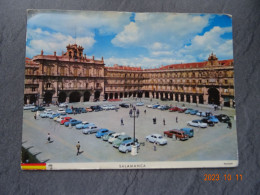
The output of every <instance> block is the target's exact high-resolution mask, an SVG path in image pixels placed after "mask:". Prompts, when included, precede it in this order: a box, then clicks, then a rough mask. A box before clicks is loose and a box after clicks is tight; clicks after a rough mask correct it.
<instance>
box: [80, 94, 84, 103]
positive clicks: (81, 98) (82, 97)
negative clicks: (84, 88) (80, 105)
mask: <svg viewBox="0 0 260 195" xmlns="http://www.w3.org/2000/svg"><path fill="white" fill-rule="evenodd" d="M83 101H84V95H82V94H80V102H83Z"/></svg>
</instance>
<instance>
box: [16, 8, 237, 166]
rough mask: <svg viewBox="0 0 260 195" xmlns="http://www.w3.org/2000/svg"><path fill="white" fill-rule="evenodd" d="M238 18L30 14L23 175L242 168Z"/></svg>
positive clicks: (22, 157)
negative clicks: (235, 56)
mask: <svg viewBox="0 0 260 195" xmlns="http://www.w3.org/2000/svg"><path fill="white" fill-rule="evenodd" d="M235 107H236V105H235V92H234V60H233V42H232V17H231V16H230V15H227V14H189V13H156V12H155V13H135V12H112V11H109V12H108V11H102V12H101V11H64V10H28V11H27V37H26V56H25V81H24V107H23V129H22V152H21V154H22V155H21V168H22V169H23V170H77V169H81V170H84V169H166V168H207V167H236V166H238V146H237V130H236V129H237V128H236V111H235Z"/></svg>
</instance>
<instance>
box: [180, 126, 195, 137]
mask: <svg viewBox="0 0 260 195" xmlns="http://www.w3.org/2000/svg"><path fill="white" fill-rule="evenodd" d="M180 131H183V132H185V134H186V135H188V136H189V137H193V136H194V130H193V129H192V128H188V127H186V128H181V129H180Z"/></svg>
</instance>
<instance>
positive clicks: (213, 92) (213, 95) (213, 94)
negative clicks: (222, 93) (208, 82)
mask: <svg viewBox="0 0 260 195" xmlns="http://www.w3.org/2000/svg"><path fill="white" fill-rule="evenodd" d="M208 94H209V98H208V103H209V104H215V105H219V91H218V90H217V89H216V88H209V90H208Z"/></svg>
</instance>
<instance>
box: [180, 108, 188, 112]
mask: <svg viewBox="0 0 260 195" xmlns="http://www.w3.org/2000/svg"><path fill="white" fill-rule="evenodd" d="M186 110H187V108H179V110H178V112H180V113H183V112H185V111H186Z"/></svg>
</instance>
